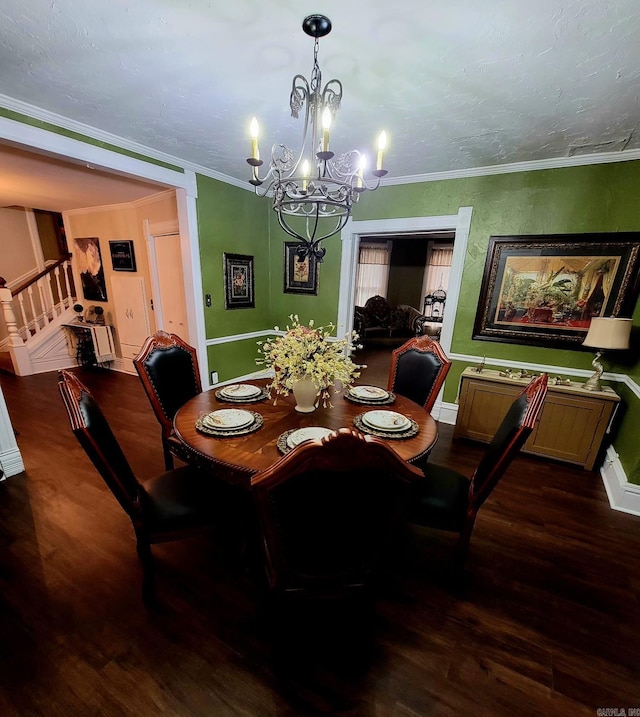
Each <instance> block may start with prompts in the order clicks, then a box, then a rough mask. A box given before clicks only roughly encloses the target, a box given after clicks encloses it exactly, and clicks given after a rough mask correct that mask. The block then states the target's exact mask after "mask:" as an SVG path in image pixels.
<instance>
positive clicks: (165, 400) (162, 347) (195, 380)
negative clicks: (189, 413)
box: [133, 331, 202, 470]
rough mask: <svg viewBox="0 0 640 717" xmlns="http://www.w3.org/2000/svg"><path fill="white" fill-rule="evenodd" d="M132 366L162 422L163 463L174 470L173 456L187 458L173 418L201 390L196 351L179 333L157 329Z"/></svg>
mask: <svg viewBox="0 0 640 717" xmlns="http://www.w3.org/2000/svg"><path fill="white" fill-rule="evenodd" d="M133 365H134V366H135V367H136V371H137V372H138V376H140V380H141V381H142V385H143V387H144V390H145V392H146V394H147V397H148V398H149V401H150V403H151V407H152V408H153V412H154V413H155V415H156V418H157V419H158V421H159V423H160V427H161V429H162V449H163V453H164V464H165V468H166V469H167V470H171V469H172V468H173V466H174V464H173V457H174V456H176V457H177V458H179V459H180V460H183V461H185V462H187V461H188V458H187V454H186V452H185V449H184V447H183V445H182V443H181V442H180V441H179V440H178V439H177V438H176V437H175V434H174V431H173V418H174V416H175V415H176V411H177V410H178V409H179V408H180V407H181V406H183V405H184V404H185V403H186V402H187V401H188V400H189V399H190V398H193V397H194V396H196V395H197V394H199V393H202V383H201V381H200V369H199V367H198V357H197V355H196V350H195V349H194V348H193V347H192V346H189V344H187V343H185V342H184V341H183V340H182V339H181V338H180V337H179V336H177V335H176V334H169V333H167V332H166V331H156V333H155V334H153V336H149V337H148V338H147V340H146V341H145V342H144V345H143V346H142V348H141V349H140V353H139V354H138V355H137V356H136V357H135V358H134V359H133Z"/></svg>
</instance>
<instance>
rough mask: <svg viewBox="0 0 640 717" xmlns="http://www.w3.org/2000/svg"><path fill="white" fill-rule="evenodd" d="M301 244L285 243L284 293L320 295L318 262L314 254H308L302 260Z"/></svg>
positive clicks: (295, 242) (294, 242)
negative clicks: (299, 250) (299, 249)
mask: <svg viewBox="0 0 640 717" xmlns="http://www.w3.org/2000/svg"><path fill="white" fill-rule="evenodd" d="M298 247H300V242H297V241H286V242H284V293H285V294H316V295H317V293H318V260H317V258H316V257H315V256H313V254H307V256H305V257H304V259H302V260H300V257H299V256H298V253H297V249H298Z"/></svg>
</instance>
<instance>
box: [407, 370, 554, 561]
mask: <svg viewBox="0 0 640 717" xmlns="http://www.w3.org/2000/svg"><path fill="white" fill-rule="evenodd" d="M546 394H547V376H546V374H542V375H541V376H538V378H535V379H533V381H531V382H530V383H529V385H528V386H526V387H525V388H524V390H523V391H522V392H521V393H520V395H519V396H518V397H517V398H516V399H515V401H514V402H513V403H512V405H511V408H510V409H509V411H508V412H507V415H506V416H505V417H504V419H503V421H502V423H501V424H500V426H499V427H498V430H497V431H496V433H495V435H494V437H493V439H492V441H491V443H490V444H489V446H488V448H487V450H486V452H485V454H484V456H483V457H482V459H481V461H480V463H479V465H478V467H477V468H476V470H475V471H474V473H473V475H472V476H471V478H470V479H469V478H467V477H466V476H464V475H462V474H460V473H458V472H457V471H454V470H452V469H450V468H446V467H444V466H438V465H434V464H431V463H429V464H427V465H426V467H425V469H424V474H425V478H426V480H425V481H424V482H423V483H422V484H421V485H420V486H419V490H418V492H417V496H416V498H415V500H413V501H412V503H411V507H410V518H409V520H410V522H411V523H413V524H415V525H420V526H424V527H428V528H435V529H438V530H447V531H452V532H456V533H460V537H459V539H458V543H457V547H456V557H457V559H458V561H459V562H460V563H462V562H463V561H464V558H465V556H466V553H467V549H468V546H469V540H470V539H471V533H472V531H473V526H474V524H475V520H476V516H477V514H478V510H479V509H480V507H481V506H482V505H483V503H484V502H485V501H486V500H487V498H488V497H489V495H490V494H491V492H492V491H493V489H494V488H495V487H496V485H497V483H498V481H499V480H500V478H501V477H502V476H503V474H504V472H505V471H506V470H507V468H508V467H509V465H510V463H511V461H512V460H513V459H514V457H515V456H516V455H517V453H518V452H519V451H520V449H521V448H522V446H523V445H524V443H525V441H526V440H527V438H528V437H529V435H530V434H531V431H532V430H533V428H534V426H535V424H536V421H537V420H538V418H539V416H540V412H541V411H542V405H543V403H544V399H545V396H546Z"/></svg>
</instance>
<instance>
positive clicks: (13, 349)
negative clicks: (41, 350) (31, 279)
mask: <svg viewBox="0 0 640 717" xmlns="http://www.w3.org/2000/svg"><path fill="white" fill-rule="evenodd" d="M0 304H2V314H3V316H4V322H5V324H6V325H7V332H8V334H9V353H10V354H11V360H12V361H13V370H14V371H15V372H16V374H17V375H18V376H30V375H31V374H32V373H33V369H32V367H31V359H30V358H29V349H28V348H27V347H26V346H25V345H24V341H23V340H22V337H21V336H20V332H19V331H18V324H17V322H16V316H15V314H14V313H13V297H12V296H11V290H10V289H7V288H6V287H4V286H0Z"/></svg>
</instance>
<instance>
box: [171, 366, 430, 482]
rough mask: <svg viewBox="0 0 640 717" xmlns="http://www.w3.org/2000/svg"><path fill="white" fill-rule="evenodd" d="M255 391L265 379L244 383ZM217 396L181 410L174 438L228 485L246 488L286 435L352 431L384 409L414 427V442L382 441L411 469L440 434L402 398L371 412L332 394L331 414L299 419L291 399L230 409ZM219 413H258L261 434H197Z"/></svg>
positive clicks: (322, 411)
mask: <svg viewBox="0 0 640 717" xmlns="http://www.w3.org/2000/svg"><path fill="white" fill-rule="evenodd" d="M242 383H248V384H252V385H255V386H260V387H263V386H266V385H267V384H268V383H269V379H256V380H251V381H243V382H242ZM216 390H217V389H210V390H209V391H204V392H203V393H200V394H198V395H197V396H194V397H193V398H192V399H190V400H189V401H187V403H186V404H185V405H184V406H182V407H181V408H180V409H179V410H178V412H177V413H176V416H175V418H174V421H173V426H174V430H175V435H176V437H177V438H178V439H179V440H180V441H181V442H182V444H183V445H184V446H185V448H186V449H187V454H188V455H191V456H192V457H193V460H194V462H195V463H200V464H201V465H202V464H204V465H207V464H209V465H211V467H212V468H218V469H219V468H226V469H227V471H228V477H229V479H230V480H232V481H234V482H237V483H239V484H241V485H243V486H245V487H246V488H249V486H250V481H251V475H252V474H254V473H257V472H258V471H261V470H264V469H265V468H268V467H269V466H271V465H272V464H273V463H275V462H276V461H277V460H279V459H280V458H281V457H282V453H281V452H280V450H279V449H278V438H279V437H280V435H281V434H282V433H284V432H285V431H290V430H295V429H298V428H306V427H309V426H323V427H325V428H330V429H333V430H337V429H338V428H354V424H353V419H354V418H355V417H356V416H357V415H359V414H361V413H365V412H366V411H369V410H371V409H373V408H383V409H390V410H393V411H397V412H398V413H402V414H404V415H405V416H407V417H408V418H410V419H412V420H414V421H415V422H416V423H417V424H418V429H419V430H418V433H417V435H415V436H414V437H412V438H402V439H401V438H395V439H394V438H389V439H386V438H382V439H381V440H383V441H384V442H385V443H386V444H387V445H388V446H389V447H390V448H392V449H393V450H394V451H395V452H396V453H397V454H398V455H399V456H400V457H401V458H403V459H404V460H406V461H408V462H409V463H412V462H415V461H417V460H419V459H422V458H425V457H426V456H427V455H428V454H429V452H430V450H431V449H432V448H433V446H434V444H435V442H436V440H437V438H438V429H437V426H436V422H435V421H434V419H433V418H432V417H431V416H430V415H429V414H428V413H427V412H426V411H425V410H424V408H423V407H422V406H420V405H419V404H417V403H414V402H413V401H411V400H410V399H408V398H405V397H404V396H398V395H397V396H396V400H395V402H394V403H393V404H391V405H383V406H372V405H363V404H357V403H353V402H351V401H349V400H347V399H346V398H344V395H343V393H342V392H339V393H338V392H333V391H332V395H331V402H332V404H333V406H332V407H331V408H323V407H322V404H320V407H319V408H316V410H315V411H313V413H298V412H297V411H296V410H295V399H294V397H293V394H290V395H289V396H284V397H283V396H278V400H277V402H276V404H275V405H274V398H273V396H272V397H271V398H265V399H264V400H262V401H260V402H257V403H234V404H231V403H228V402H226V401H222V400H219V399H218V398H216ZM222 408H240V409H245V410H248V411H255V412H256V413H259V414H260V415H261V416H262V418H263V421H264V424H263V425H262V427H261V428H259V429H258V430H257V431H254V432H253V433H248V434H245V435H241V436H235V435H234V436H228V437H227V436H225V437H217V436H211V435H207V434H205V433H202V432H200V431H199V430H198V429H197V428H196V421H197V420H198V419H199V418H200V417H202V416H203V415H204V414H206V413H210V412H211V411H216V410H218V409H222Z"/></svg>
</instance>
